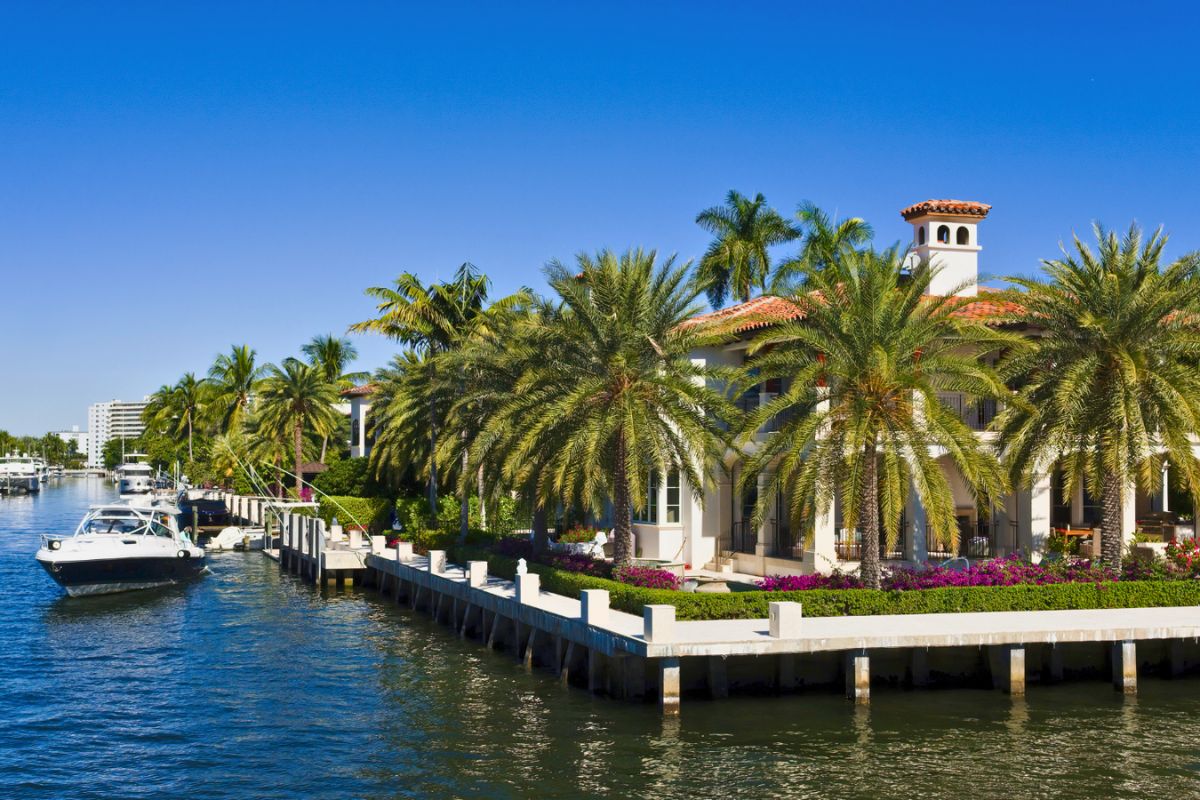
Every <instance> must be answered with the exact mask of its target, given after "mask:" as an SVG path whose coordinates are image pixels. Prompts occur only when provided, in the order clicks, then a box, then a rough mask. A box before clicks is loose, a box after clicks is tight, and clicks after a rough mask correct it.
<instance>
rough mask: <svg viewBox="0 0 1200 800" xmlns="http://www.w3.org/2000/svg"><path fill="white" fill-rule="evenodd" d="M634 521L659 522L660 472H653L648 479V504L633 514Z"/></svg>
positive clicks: (653, 523)
mask: <svg viewBox="0 0 1200 800" xmlns="http://www.w3.org/2000/svg"><path fill="white" fill-rule="evenodd" d="M633 521H634V522H645V523H649V524H650V525H657V524H658V473H656V472H651V473H650V474H649V476H647V479H646V506H645V507H644V508H639V509H638V510H637V511H635V512H634V514H633Z"/></svg>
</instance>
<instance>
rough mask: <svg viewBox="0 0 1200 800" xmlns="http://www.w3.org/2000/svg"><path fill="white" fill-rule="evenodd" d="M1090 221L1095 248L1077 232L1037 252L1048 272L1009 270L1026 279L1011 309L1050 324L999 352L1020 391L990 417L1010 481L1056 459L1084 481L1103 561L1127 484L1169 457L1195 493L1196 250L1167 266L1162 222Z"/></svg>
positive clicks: (1151, 473) (1199, 258) (1112, 551)
mask: <svg viewBox="0 0 1200 800" xmlns="http://www.w3.org/2000/svg"><path fill="white" fill-rule="evenodd" d="M1094 232H1095V236H1096V242H1097V247H1096V250H1094V251H1093V250H1092V248H1091V247H1089V246H1088V245H1086V244H1084V243H1083V242H1081V241H1080V240H1079V238H1078V237H1075V240H1074V252H1069V251H1068V250H1066V249H1065V248H1064V249H1063V257H1062V258H1059V259H1055V260H1053V261H1043V262H1042V263H1043V266H1044V268H1045V270H1046V273H1047V277H1048V280H1046V281H1039V280H1034V279H1030V278H1024V277H1013V278H1009V280H1010V281H1011V282H1012V283H1013V284H1015V285H1016V287H1018V288H1019V289H1020V290H1022V291H1020V292H1019V293H1016V294H1014V296H1013V299H1014V300H1015V301H1016V302H1017V303H1019V308H1020V310H1019V311H1018V312H1016V313H1014V314H1013V320H1014V321H1016V322H1023V323H1025V324H1028V325H1030V326H1032V327H1035V328H1036V329H1040V330H1042V331H1044V332H1045V334H1046V335H1045V336H1041V337H1038V338H1037V339H1036V340H1035V341H1036V347H1035V348H1034V349H1033V350H1031V351H1029V352H1027V353H1024V354H1022V355H1020V356H1017V357H1014V358H1012V359H1009V360H1008V361H1007V362H1006V363H1005V365H1004V367H1003V369H1004V373H1005V375H1006V377H1008V378H1009V379H1010V380H1011V381H1013V382H1014V384H1015V385H1018V386H1020V387H1021V388H1020V392H1019V395H1018V397H1019V400H1020V401H1021V402H1017V403H1013V404H1011V405H1010V406H1009V408H1008V409H1007V410H1006V411H1005V412H1004V413H1002V414H1001V415H1000V416H999V418H998V419H997V426H998V429H999V431H1000V442H1001V447H1002V450H1003V455H1004V458H1005V459H1006V461H1007V464H1008V466H1009V468H1010V470H1011V473H1012V475H1013V477H1014V479H1015V480H1025V479H1028V478H1029V477H1030V476H1031V475H1032V474H1034V473H1035V472H1038V471H1041V472H1045V471H1046V470H1047V469H1049V468H1050V467H1051V466H1052V465H1053V464H1054V463H1055V462H1057V463H1059V464H1060V465H1061V467H1062V469H1063V473H1064V477H1065V480H1064V482H1063V484H1064V491H1065V492H1068V493H1069V492H1070V491H1072V490H1073V489H1074V487H1076V486H1078V485H1080V483H1081V482H1082V483H1083V484H1084V485H1086V486H1087V487H1088V489H1090V490H1091V491H1092V492H1093V493H1094V494H1096V495H1098V496H1099V497H1100V506H1101V514H1102V517H1101V523H1100V542H1101V551H1102V553H1103V560H1104V561H1105V562H1107V563H1109V564H1112V565H1116V564H1119V563H1120V560H1121V554H1122V550H1123V547H1124V542H1123V539H1122V532H1121V518H1122V505H1123V502H1124V494H1125V492H1126V490H1127V489H1128V488H1129V487H1131V486H1132V485H1133V484H1134V483H1135V482H1137V483H1140V484H1141V485H1142V486H1146V487H1150V486H1154V485H1155V484H1157V482H1158V476H1159V475H1160V474H1161V473H1160V469H1161V466H1162V460H1163V458H1164V456H1165V458H1166V459H1167V460H1168V461H1169V463H1170V465H1171V467H1172V468H1174V469H1175V470H1177V471H1178V473H1179V474H1180V475H1181V476H1182V478H1183V479H1184V482H1185V484H1186V485H1187V486H1188V487H1190V489H1191V491H1192V493H1193V494H1200V470H1198V468H1197V463H1196V460H1195V458H1194V457H1193V455H1192V448H1191V442H1190V440H1189V437H1192V436H1196V435H1197V434H1200V372H1198V371H1197V369H1196V366H1197V364H1200V334H1198V333H1197V327H1196V321H1197V315H1198V314H1200V281H1198V276H1197V271H1198V268H1200V254H1196V253H1192V254H1189V255H1186V256H1184V257H1182V258H1179V259H1178V260H1176V261H1173V262H1171V263H1170V264H1166V265H1164V264H1163V261H1162V253H1163V248H1164V246H1165V245H1166V243H1167V237H1166V236H1165V235H1163V233H1162V230H1161V229H1159V230H1157V231H1155V232H1154V233H1153V234H1152V235H1151V236H1150V237H1149V238H1144V236H1143V233H1142V230H1141V229H1140V228H1139V227H1138V226H1137V224H1136V223H1135V224H1133V225H1130V227H1129V230H1128V231H1127V232H1126V233H1125V235H1124V236H1120V237H1119V236H1118V235H1117V234H1116V233H1115V232H1112V231H1108V230H1105V229H1104V228H1103V227H1102V226H1100V225H1095V226H1094Z"/></svg>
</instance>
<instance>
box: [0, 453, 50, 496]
mask: <svg viewBox="0 0 1200 800" xmlns="http://www.w3.org/2000/svg"><path fill="white" fill-rule="evenodd" d="M41 488H42V479H41V474H40V472H39V470H38V465H37V461H36V460H35V459H34V458H33V457H32V456H26V455H16V454H15V453H9V454H8V455H6V456H3V457H0V489H2V490H4V491H6V492H9V493H11V494H32V493H33V492H37V491H39V490H41Z"/></svg>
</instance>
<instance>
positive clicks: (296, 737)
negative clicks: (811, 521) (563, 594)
mask: <svg viewBox="0 0 1200 800" xmlns="http://www.w3.org/2000/svg"><path fill="white" fill-rule="evenodd" d="M111 496H112V492H111V488H110V487H109V486H108V485H106V484H105V483H104V482H102V481H100V480H98V479H95V478H92V479H82V478H76V479H62V480H59V481H57V482H56V483H51V485H49V486H48V487H47V488H46V489H45V490H44V491H43V492H42V493H41V494H40V495H38V496H35V497H24V498H0V798H7V799H8V800H25V799H26V798H64V797H72V798H141V797H153V798H170V797H189V798H393V797H438V798H440V797H486V798H509V797H513V798H515V797H539V798H558V797H562V798H569V797H652V798H675V797H679V798H694V797H717V796H773V797H813V798H817V797H820V798H842V797H847V798H849V797H855V798H859V797H861V798H912V797H923V798H958V797H971V798H973V800H979V799H980V798H1014V797H1021V798H1043V797H1045V798H1051V797H1053V798H1096V797H1117V798H1142V797H1166V798H1172V799H1174V798H1192V797H1200V679H1185V680H1179V681H1174V682H1171V681H1165V680H1159V679H1154V678H1149V679H1145V680H1143V681H1142V682H1141V684H1140V694H1139V695H1138V696H1137V697H1136V698H1134V699H1124V698H1122V697H1121V696H1120V695H1118V694H1116V693H1115V692H1113V691H1112V689H1111V688H1109V686H1108V685H1107V684H1106V683H1102V682H1096V683H1085V684H1076V685H1066V686H1059V687H1052V688H1049V687H1047V688H1042V687H1036V686H1035V687H1031V688H1030V691H1029V696H1028V698H1027V699H1025V700H1019V701H1015V702H1014V701H1011V700H1010V699H1009V698H1007V697H1005V696H1003V695H1000V694H998V693H993V692H986V691H971V690H953V691H940V692H932V693H931V692H925V693H922V692H904V691H898V690H897V691H890V692H889V691H876V692H875V693H873V697H872V705H871V706H870V707H869V708H865V709H864V708H856V707H854V706H853V705H852V704H850V703H847V702H846V701H844V700H842V699H841V698H839V697H836V696H833V695H826V694H814V693H810V694H807V695H799V696H788V697H782V698H746V699H732V700H726V701H720V702H706V701H702V700H692V699H690V698H685V699H684V704H683V714H682V716H681V717H680V718H678V719H667V720H664V719H663V718H661V717H660V716H659V714H658V712H657V710H656V709H655V708H654V706H652V705H646V706H634V705H628V704H623V703H616V702H611V701H607V700H603V699H593V698H591V697H590V696H588V695H587V694H586V693H585V692H583V691H580V690H578V689H564V688H561V687H560V686H559V685H558V684H557V682H556V681H554V680H552V679H550V678H549V677H548V676H547V675H544V674H540V673H537V672H535V673H534V674H532V675H527V674H526V673H525V672H524V671H523V670H522V669H521V668H520V666H519V665H517V664H516V663H515V662H514V661H513V660H512V659H511V658H509V657H508V656H505V655H502V654H500V653H490V652H487V651H486V650H484V649H483V648H481V647H479V646H478V645H477V644H473V643H470V642H460V641H459V639H458V638H457V637H456V636H454V635H452V634H451V633H449V632H448V631H447V630H446V629H444V628H441V627H438V626H435V625H433V624H432V623H431V622H430V621H428V620H427V619H426V618H425V617H424V616H422V615H420V614H413V613H411V612H409V611H407V610H405V609H402V608H398V607H396V606H394V605H392V604H390V603H388V602H387V601H386V600H384V599H382V598H381V597H379V596H378V595H377V594H376V593H375V592H373V591H371V590H344V591H340V592H325V593H324V594H323V593H322V592H321V591H319V590H316V589H314V588H312V587H310V586H307V585H305V584H301V583H299V582H297V581H296V580H294V579H292V578H290V577H287V576H281V575H280V574H279V572H278V568H277V567H276V565H275V564H274V563H273V562H271V561H268V560H267V559H265V558H263V557H262V556H261V554H257V553H255V554H225V555H217V556H215V557H212V558H211V559H210V561H211V563H210V567H211V574H209V575H207V576H205V577H203V578H202V579H200V580H198V581H196V582H194V583H192V584H190V585H187V586H183V587H177V588H173V589H168V590H163V591H157V592H145V593H133V594H127V595H115V596H110V597H101V598H78V599H69V598H66V597H64V596H63V595H62V593H61V591H60V590H59V589H58V588H57V587H56V586H55V585H54V584H53V582H52V581H51V580H50V579H49V577H47V576H46V575H45V574H44V573H43V572H42V571H41V569H40V568H39V567H38V566H37V564H36V563H35V562H34V560H33V554H34V551H35V550H36V549H37V545H38V537H39V535H40V534H42V533H61V532H66V531H69V530H70V529H72V528H73V527H74V525H75V523H76V522H77V521H78V519H79V517H80V516H81V515H82V513H83V512H84V511H85V510H86V507H87V505H88V504H89V503H93V502H99V501H101V500H104V499H107V498H109V497H111Z"/></svg>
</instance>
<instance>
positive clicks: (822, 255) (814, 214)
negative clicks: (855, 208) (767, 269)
mask: <svg viewBox="0 0 1200 800" xmlns="http://www.w3.org/2000/svg"><path fill="white" fill-rule="evenodd" d="M796 220H797V222H798V223H799V226H798V228H799V230H800V232H801V237H802V238H801V245H800V252H799V253H797V254H796V255H795V256H793V257H792V258H789V259H786V260H785V261H782V262H780V264H779V266H778V267H776V268H775V274H774V276H773V277H772V281H771V292H772V294H789V293H791V292H793V291H795V290H796V289H797V288H798V286H797V282H799V281H802V280H803V277H804V275H805V273H807V272H809V271H811V270H816V269H821V268H823V267H824V266H825V265H826V264H828V263H830V262H831V261H833V260H834V259H836V258H838V256H839V255H840V254H841V253H842V252H844V251H845V250H846V249H847V248H852V249H857V248H860V247H863V246H865V245H867V244H869V243H870V241H871V239H872V238H873V237H874V235H875V232H874V231H873V230H872V228H871V226H870V224H868V223H867V221H866V220H864V219H862V218H861V217H847V218H846V219H843V220H840V221H836V222H835V221H834V220H833V219H832V218H831V217H830V216H829V215H828V214H827V213H825V212H824V211H822V210H821V209H820V208H819V207H818V206H817V205H816V204H815V203H811V202H808V201H805V202H803V203H801V204H800V206H799V208H797V209H796Z"/></svg>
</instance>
